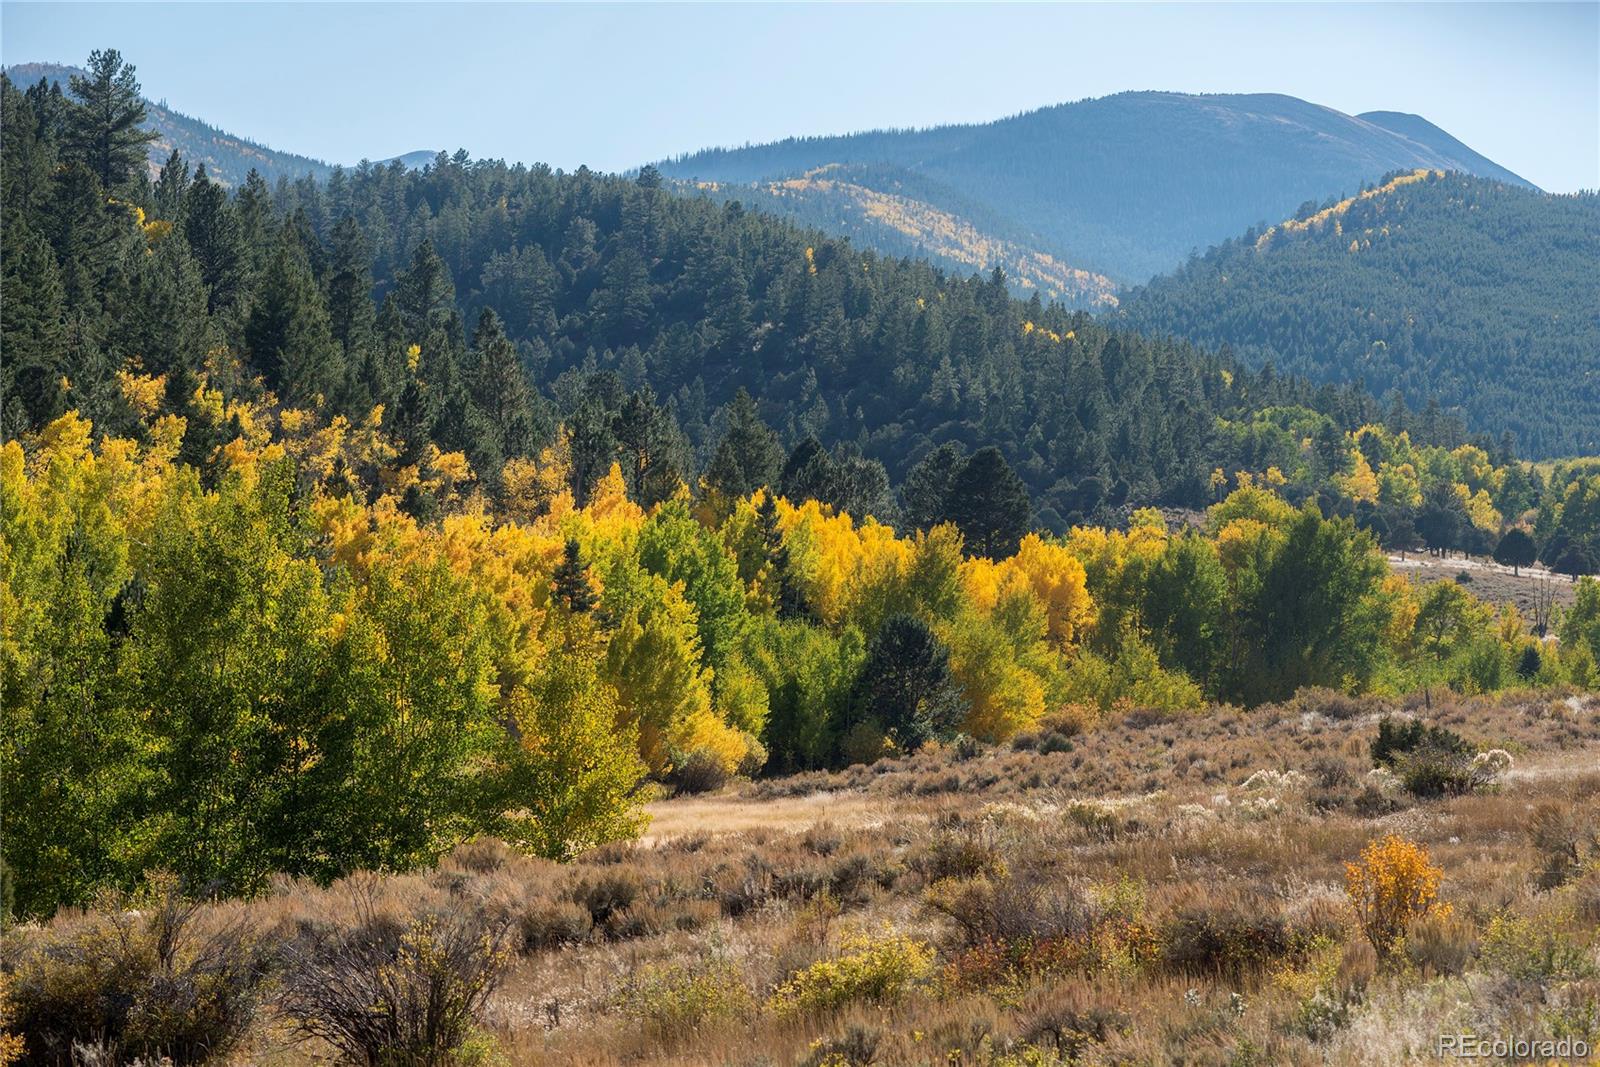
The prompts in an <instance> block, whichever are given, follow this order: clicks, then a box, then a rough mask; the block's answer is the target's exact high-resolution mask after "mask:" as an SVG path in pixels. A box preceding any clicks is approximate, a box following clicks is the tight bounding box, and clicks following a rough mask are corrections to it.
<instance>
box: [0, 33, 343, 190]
mask: <svg viewBox="0 0 1600 1067" xmlns="http://www.w3.org/2000/svg"><path fill="white" fill-rule="evenodd" d="M5 74H6V77H8V78H10V79H11V81H12V82H13V83H14V84H15V85H16V86H17V87H18V88H19V89H26V88H28V87H29V86H32V85H36V84H38V82H39V81H40V80H41V79H43V80H46V81H51V82H57V83H59V84H60V85H61V90H62V92H65V91H66V89H67V85H68V82H69V80H70V79H71V77H72V76H73V75H75V74H76V75H79V76H81V75H82V74H83V68H81V67H71V66H66V65H64V64H61V63H15V64H13V65H11V66H9V67H6V68H5ZM145 108H146V111H147V113H148V114H147V116H146V120H145V125H146V126H147V127H149V128H150V129H152V130H155V131H156V133H157V134H159V135H160V136H159V137H157V139H156V140H154V141H152V142H151V143H150V149H149V158H150V176H151V177H152V178H153V177H155V175H156V173H157V172H158V171H159V170H160V169H161V164H163V163H165V162H166V160H167V156H169V155H170V154H171V153H172V150H173V149H177V150H178V153H179V154H180V155H182V156H183V158H184V159H186V160H188V161H189V165H190V166H191V167H194V166H196V165H198V164H201V163H204V164H205V167H206V173H208V174H210V175H211V177H213V178H215V179H216V180H217V181H219V182H221V183H222V184H223V185H227V186H230V187H237V186H238V185H239V184H240V183H242V182H243V181H244V179H245V176H246V175H248V174H249V173H250V171H251V169H252V168H253V169H255V170H256V171H258V172H259V173H260V174H261V176H262V177H263V178H265V179H266V180H267V181H269V182H276V181H277V180H278V179H279V178H287V179H289V180H290V181H293V180H295V179H296V178H303V177H305V176H306V175H307V174H310V175H312V176H314V177H316V178H326V177H328V175H330V174H332V173H333V167H332V166H330V165H329V164H327V163H324V162H322V161H321V160H317V159H311V158H310V157H308V156H301V155H296V154H294V153H293V152H280V151H278V150H277V149H273V148H268V147H267V146H266V145H263V144H258V143H257V142H255V141H252V140H250V139H248V138H245V137H238V136H236V135H234V134H231V133H228V132H226V131H224V130H219V129H217V128H216V127H215V126H212V125H210V124H209V123H206V122H202V121H201V120H200V119H197V118H193V117H191V116H189V115H185V114H183V113H182V112H179V111H174V110H172V108H170V107H168V106H167V105H166V102H165V101H155V100H150V99H149V98H146V99H145Z"/></svg>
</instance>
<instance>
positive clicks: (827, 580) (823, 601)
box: [777, 499, 912, 625]
mask: <svg viewBox="0 0 1600 1067" xmlns="http://www.w3.org/2000/svg"><path fill="white" fill-rule="evenodd" d="M777 506H778V526H779V528H780V529H782V530H783V531H784V533H785V535H786V537H787V538H788V541H789V546H790V547H789V551H790V555H791V559H792V560H793V562H794V565H795V567H796V569H797V570H798V572H799V573H800V575H801V577H802V584H803V585H804V587H805V593H806V599H807V601H808V602H809V603H810V604H811V605H812V606H813V607H814V608H815V609H816V610H817V612H818V614H819V615H820V616H821V617H822V618H823V619H824V620H825V621H826V622H828V623H829V624H830V625H839V624H842V623H844V622H846V621H849V620H851V619H854V618H856V617H857V616H858V614H859V612H860V611H861V610H862V608H863V606H864V599H863V598H864V597H866V596H867V595H869V594H870V593H871V592H872V591H873V590H874V589H879V588H881V587H882V586H883V585H884V584H886V583H889V582H894V581H897V580H899V579H901V578H903V576H904V575H905V574H906V572H907V570H908V568H909V565H910V562H911V554H912V543H911V542H910V541H909V540H902V539H900V538H898V537H896V536H895V533H894V530H893V529H892V528H890V527H888V526H884V525H882V524H881V523H879V522H878V521H877V520H875V519H872V518H868V519H867V520H866V521H865V522H863V523H861V524H860V525H859V526H857V525H856V523H855V520H854V519H852V518H851V517H850V516H849V515H842V514H834V512H833V509H832V508H828V507H825V506H824V505H822V504H819V503H818V502H817V501H815V500H807V501H806V502H805V503H803V504H801V505H799V506H798V507H796V506H794V505H792V504H790V503H789V502H788V501H786V500H782V499H780V500H778V502H777Z"/></svg>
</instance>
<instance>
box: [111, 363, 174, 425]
mask: <svg viewBox="0 0 1600 1067" xmlns="http://www.w3.org/2000/svg"><path fill="white" fill-rule="evenodd" d="M117 389H118V391H119V392H121V394H122V399H124V400H126V401H127V402H128V406H129V407H131V408H133V410H134V411H135V412H137V413H138V415H139V417H140V418H141V419H148V418H150V417H151V416H152V415H154V414H155V413H156V410H157V409H158V408H160V406H161V398H162V397H163V396H165V395H166V391H167V376H166V375H165V374H162V375H150V374H140V373H139V372H138V371H137V370H134V369H132V368H129V367H124V368H122V369H121V370H119V371H117Z"/></svg>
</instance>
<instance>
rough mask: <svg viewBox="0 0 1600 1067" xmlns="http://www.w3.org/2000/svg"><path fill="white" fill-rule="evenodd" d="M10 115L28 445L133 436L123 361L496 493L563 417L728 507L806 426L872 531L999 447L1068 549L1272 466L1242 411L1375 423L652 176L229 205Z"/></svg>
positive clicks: (47, 112)
mask: <svg viewBox="0 0 1600 1067" xmlns="http://www.w3.org/2000/svg"><path fill="white" fill-rule="evenodd" d="M94 91H95V92H101V91H103V92H105V93H119V92H122V91H123V90H122V89H119V88H117V87H116V86H115V85H113V84H111V82H110V81H106V82H105V84H104V86H103V87H102V88H100V89H95V90H94ZM134 103H136V100H135V101H134ZM129 106H133V104H132V103H130V104H129ZM5 108H6V116H7V125H8V128H10V129H13V130H16V131H18V133H17V134H16V135H15V136H12V137H9V138H8V139H7V143H6V158H5V168H6V210H7V213H8V214H7V218H8V220H10V224H9V225H8V226H7V231H6V240H7V242H8V250H9V251H8V255H7V257H6V263H5V269H6V272H7V273H6V284H7V287H8V294H9V299H8V301H7V327H6V329H7V334H6V341H7V351H8V356H9V358H8V360H7V365H6V368H5V375H6V379H5V381H6V383H7V386H8V387H7V389H6V402H7V404H8V408H7V419H8V426H11V427H16V428H18V429H21V428H23V427H28V426H32V427H38V426H41V425H43V424H44V423H45V422H46V421H47V420H48V419H50V418H52V417H54V416H55V415H57V414H60V413H61V412H63V411H65V410H67V409H69V408H75V409H77V410H79V411H80V412H82V413H83V414H84V415H85V416H87V417H90V418H92V419H93V420H94V422H95V423H96V425H98V426H102V427H106V428H109V429H113V430H116V429H119V428H121V427H124V426H126V416H125V414H123V413H122V409H121V408H120V407H119V403H120V401H118V400H117V398H116V397H115V395H114V394H115V390H114V389H113V388H112V386H113V385H114V383H115V380H116V375H117V374H118V373H119V372H121V371H123V370H124V369H125V368H126V367H128V366H129V365H134V366H136V367H138V368H139V369H141V370H142V372H144V373H146V374H150V375H156V376H160V377H162V379H163V380H164V381H165V382H166V385H165V390H166V391H165V393H164V394H163V396H162V398H161V404H162V405H163V407H162V410H164V411H170V412H172V413H175V414H181V415H185V416H186V417H188V418H189V419H190V422H189V435H190V438H189V440H188V441H186V445H185V448H186V454H187V455H191V456H195V457H200V456H204V455H206V454H208V453H209V451H210V450H212V449H214V448H216V447H219V446H221V445H225V444H226V443H227V441H228V440H229V439H230V438H231V437H232V436H235V435H236V434H237V431H236V430H235V429H234V428H232V427H230V426H229V425H227V424H226V423H223V424H219V425H212V424H211V422H210V421H209V419H208V418H206V417H198V413H197V412H196V411H195V410H194V400H193V396H194V392H195V389H196V388H197V387H198V384H199V382H200V381H201V380H204V381H206V382H209V383H210V384H211V386H212V387H214V388H221V389H222V390H223V391H224V392H225V393H226V394H228V395H229V396H241V397H253V396H259V395H261V394H262V393H263V392H265V391H269V390H270V391H271V392H272V393H273V394H274V395H275V396H276V397H277V398H278V399H279V400H280V401H282V402H284V403H286V404H294V405H301V404H307V403H312V402H318V403H321V404H322V405H323V406H324V407H325V409H326V410H328V411H329V412H337V413H342V414H345V415H347V416H348V417H349V418H351V419H352V420H353V421H360V420H363V419H365V418H367V417H368V415H369V413H370V412H371V411H372V409H373V408H374V407H375V406H381V407H382V408H383V410H384V419H385V425H386V426H389V427H392V428H393V429H394V430H395V431H396V432H397V433H398V434H399V436H400V437H401V438H403V439H404V440H405V441H406V442H407V447H408V448H409V449H411V450H412V452H413V453H414V452H415V451H416V450H418V449H420V448H421V447H422V446H423V445H424V444H426V443H428V442H430V441H431V442H435V443H437V444H438V445H439V446H440V447H441V448H444V449H445V450H447V451H448V450H463V451H465V453H466V454H467V456H468V457H469V458H470V460H471V461H472V463H473V466H474V468H475V469H476V470H478V471H479V472H481V473H482V475H483V476H484V477H485V478H486V479H488V480H489V482H490V483H491V484H497V482H498V474H499V471H500V468H501V465H502V463H503V462H504V461H505V460H506V459H509V458H513V457H517V456H526V455H531V454H533V453H535V452H536V451H537V450H538V449H539V448H541V447H543V446H544V445H546V444H549V443H552V442H553V440H554V435H555V434H556V427H557V423H558V422H559V423H562V424H564V425H565V427H566V431H565V432H566V435H567V438H568V439H569V442H570V447H571V448H572V451H573V460H574V472H575V473H574V478H575V484H574V489H575V491H576V492H577V494H578V497H579V499H580V501H581V500H582V499H583V497H584V495H585V494H586V493H587V490H588V487H589V486H590V485H591V484H592V483H593V482H594V481H595V480H596V479H597V478H598V477H599V476H600V475H601V474H603V473H604V471H605V469H606V467H607V466H608V465H609V464H610V462H611V461H612V460H613V459H618V458H621V459H623V460H624V468H625V469H626V470H627V471H628V472H629V475H628V476H629V479H630V482H629V484H630V487H631V488H635V489H636V490H637V489H639V488H640V487H641V486H643V485H646V484H648V485H649V486H651V487H652V488H649V489H648V491H647V492H648V495H649V496H650V498H651V499H657V498H659V497H660V496H661V495H664V494H667V493H670V487H671V486H672V485H675V484H676V482H677V481H678V480H679V479H682V480H684V481H687V482H689V483H690V484H693V483H694V481H695V480H696V478H697V477H698V476H699V475H700V473H701V472H702V471H703V470H704V471H706V473H707V474H708V476H710V477H711V478H712V480H713V481H715V480H717V479H727V480H728V481H729V483H730V484H732V485H734V486H736V487H737V488H739V489H740V490H741V491H744V490H748V489H749V488H752V487H754V486H756V485H759V484H761V483H762V482H763V481H764V480H768V479H771V478H776V477H777V476H778V474H779V473H780V468H781V467H782V466H783V455H784V451H787V450H789V449H791V448H794V447H797V446H799V445H800V444H802V443H803V442H804V441H805V440H806V439H807V438H808V437H815V438H816V439H817V440H818V441H820V442H821V443H822V444H823V445H824V446H826V447H827V448H829V449H831V450H833V455H832V457H831V459H830V470H833V469H834V468H837V473H830V475H829V477H830V478H832V479H833V480H834V482H835V484H836V489H835V490H834V493H833V496H834V499H835V502H837V503H840V504H841V505H843V506H849V507H850V508H851V510H856V511H862V510H865V511H871V512H872V513H873V514H877V515H879V516H882V517H885V518H892V517H893V514H894V512H895V510H896V505H895V502H894V500H893V498H892V496H890V495H889V490H890V488H891V483H899V482H900V481H902V480H903V479H904V478H906V477H908V476H909V474H910V472H911V470H912V469H913V468H914V467H915V466H916V465H917V464H918V463H919V461H921V460H922V459H923V458H924V457H926V456H927V455H929V454H930V453H932V452H934V451H935V450H936V449H938V448H940V447H942V446H949V447H950V449H954V450H959V451H962V452H972V451H976V450H979V449H982V448H985V447H997V448H999V449H1000V451H1001V453H1002V454H1003V455H1004V456H1005V459H1006V461H1007V463H1008V464H1009V465H1010V466H1011V467H1012V468H1014V469H1015V470H1016V472H1017V473H1018V475H1020V477H1021V478H1022V481H1023V483H1024V484H1025V485H1026V487H1027V489H1028V491H1029V493H1030V494H1031V495H1032V498H1033V503H1034V506H1035V515H1036V518H1037V521H1039V522H1040V523H1041V524H1043V525H1044V526H1046V527H1048V528H1051V529H1056V530H1060V529H1064V528H1065V526H1066V525H1067V524H1068V523H1069V522H1071V521H1074V520H1076V519H1081V518H1084V517H1086V516H1089V515H1093V514H1096V513H1097V512H1099V511H1101V510H1102V509H1115V508H1122V507H1126V506H1132V505H1138V504H1146V503H1176V504H1189V505H1194V506H1198V505H1201V504H1204V503H1205V502H1206V500H1207V493H1208V488H1207V486H1208V480H1209V478H1210V475H1211V472H1212V471H1213V470H1214V469H1216V468H1219V467H1220V468H1224V469H1226V470H1230V471H1231V470H1236V469H1241V468H1242V469H1250V470H1263V469H1264V468H1265V466H1266V465H1267V464H1266V463H1259V462H1257V460H1258V458H1259V455H1260V452H1261V448H1260V443H1259V442H1258V441H1257V440H1255V437H1254V436H1253V433H1252V431H1250V430H1249V428H1248V427H1249V422H1250V419H1249V414H1250V412H1252V411H1255V410H1260V409H1263V408H1265V407H1267V406H1271V405H1285V404H1290V405H1293V404H1299V405H1309V406H1313V407H1317V408H1320V409H1321V410H1322V411H1324V412H1325V413H1326V414H1328V415H1329V416H1330V417H1331V418H1332V419H1333V420H1334V423H1335V424H1336V425H1338V426H1340V427H1344V428H1348V429H1354V428H1355V427H1357V426H1359V425H1361V424H1362V423H1364V422H1369V421H1372V420H1373V419H1375V418H1376V417H1377V414H1378V412H1377V411H1376V410H1375V408H1374V405H1373V403H1372V401H1371V400H1370V399H1369V398H1367V397H1365V396H1363V395H1359V394H1347V393H1342V392H1334V391H1331V390H1324V391H1322V392H1319V393H1315V394H1314V393H1313V392H1312V391H1311V390H1310V389H1309V388H1308V387H1307V386H1305V385H1303V384H1301V383H1299V382H1297V381H1295V380H1292V379H1290V378H1287V377H1283V376H1271V375H1269V376H1265V377H1263V376H1258V375H1254V374H1244V373H1234V372H1233V371H1232V370H1230V369H1229V368H1228V367H1226V366H1224V365H1223V364H1221V363H1220V362H1218V361H1216V360H1214V359H1211V358H1210V357H1204V356H1201V355H1198V354H1196V352H1194V351H1193V350H1191V349H1190V348H1188V347H1187V346H1185V345H1181V344H1170V343H1165V342H1152V341H1149V340H1146V339H1143V338H1141V337H1138V336H1135V335H1131V334H1128V333H1124V332H1113V331H1110V330H1108V329H1107V328H1105V327H1104V326H1102V325H1099V324H1097V323H1096V322H1094V321H1093V320H1092V319H1091V318H1090V317H1089V316H1087V315H1084V314H1069V313H1068V312H1066V311H1064V310H1062V309H1060V308H1059V307H1056V306H1052V305H1047V304H1044V303H1043V302H1041V301H1039V300H1037V299H1036V300H1034V301H1032V302H1030V303H1023V302H1019V301H1017V300H1014V299H1012V298H1011V297H1010V296H1009V295H1008V293H1007V290H1006V285H1005V282H1004V279H1003V278H1002V277H1000V276H998V275H996V276H991V277H990V278H988V279H979V278H973V277H969V278H958V277H951V276H948V275H946V274H944V273H942V272H940V271H938V270H936V269H934V268H932V267H929V266H928V265H926V264H923V263H916V262H909V261H899V260H889V259H884V258H881V257H878V256H875V255H873V254H871V253H867V252H860V251H857V250H855V249H854V248H852V247H851V246H850V245H848V244H846V243H844V242H840V241H836V240H829V239H827V238H824V237H822V236H820V235H817V234H815V233H807V232H805V231H801V230H798V229H795V228H794V227H793V226H791V225H789V224H787V223H785V222H782V221H780V220H776V219H773V218H771V217H769V216H765V215H761V214H757V213H754V212H750V211H747V210H744V209H742V208H741V207H740V206H738V205H736V204H730V205H717V204H713V203H710V202H708V201H705V200H686V199H683V198H679V197H674V196H671V195H669V194H667V193H665V192H663V191H662V190H661V189H660V188H659V184H658V182H657V181H656V179H655V176H654V174H653V172H647V173H646V174H645V175H643V176H641V178H640V179H638V180H624V179H621V178H614V177H605V176H601V175H597V174H593V173H590V172H587V171H581V170H580V171H579V172H577V173H575V174H570V175H569V174H560V173H556V172H552V171H550V170H549V169H547V168H544V167H533V168H526V167H520V166H517V167H511V166H506V165H505V164H502V163H498V162H485V161H472V160H469V159H468V158H467V157H466V156H465V155H464V154H458V155H457V156H456V157H445V156H442V155H441V156H440V157H439V158H437V159H436V160H435V162H434V164H433V165H432V166H431V167H429V168H427V169H425V170H424V171H421V172H418V171H411V170H408V169H406V168H405V167H403V166H401V165H400V164H392V165H390V166H387V167H363V168H358V169H357V170H355V171H353V172H343V171H336V172H335V173H334V174H333V176H332V177H330V179H329V180H328V181H327V182H326V183H316V182H313V181H311V180H309V179H302V180H301V181H299V182H296V183H294V184H293V185H284V186H282V187H280V188H279V189H278V190H277V191H276V192H274V191H273V190H272V189H270V188H269V187H268V186H267V184H266V183H265V182H264V181H262V180H261V179H260V178H259V177H253V178H247V179H246V181H245V182H244V183H243V184H242V186H241V187H240V188H239V190H237V191H236V192H234V193H230V192H229V191H227V190H226V189H224V188H222V187H221V186H220V185H218V184H217V183H216V182H213V181H211V180H209V176H202V175H201V174H200V172H199V170H198V169H196V170H195V171H194V172H193V173H191V172H190V168H189V165H188V163H187V161H185V160H184V159H183V158H182V157H181V155H180V156H178V157H175V158H172V159H171V160H170V161H169V163H168V164H167V165H166V166H164V167H163V169H162V171H161V173H160V175H159V176H158V178H157V180H156V181H155V182H153V183H148V182H147V181H146V180H145V177H144V172H143V169H142V167H141V166H139V163H140V161H141V159H142V154H143V152H144V150H145V147H146V146H145V145H144V144H143V143H137V137H136V136H135V134H134V132H133V129H135V128H136V126H135V127H131V128H130V129H129V130H126V131H124V132H122V133H119V134H117V136H118V137H121V138H124V139H125V140H126V144H125V145H123V146H122V147H119V148H118V149H117V150H116V152H113V153H111V154H110V155H107V154H106V153H104V152H101V151H100V150H99V149H98V148H96V149H95V150H94V151H93V152H87V151H85V150H84V149H82V148H79V147H75V146H77V145H79V144H84V143H87V142H88V140H91V139H93V137H94V136H96V135H94V134H93V131H92V130H88V129H87V128H86V127H84V126H83V124H84V123H85V122H88V121H90V120H88V119H86V118H85V115H86V114H87V111H86V110H84V109H80V110H73V109H74V108H80V105H77V104H72V103H70V102H69V101H66V100H64V99H63V98H61V97H59V96H57V95H56V94H54V93H53V92H50V91H47V90H41V89H39V88H38V87H35V88H34V89H30V90H29V91H28V92H27V93H26V94H24V93H22V92H20V91H18V90H17V89H16V88H15V87H9V86H8V88H7V89H6V93H5ZM374 296H376V298H377V301H376V303H375V302H374ZM486 312H487V313H488V314H486ZM741 389H743V390H747V391H748V392H749V393H750V394H751V395H752V396H753V397H754V398H755V399H756V402H757V403H756V407H755V410H754V411H753V412H745V413H743V414H742V415H741V417H744V415H751V414H754V415H759V416H760V418H761V419H763V420H765V421H766V422H767V423H769V424H770V425H772V426H773V427H774V428H775V429H776V431H777V434H778V438H779V441H778V442H775V443H774V445H773V450H772V451H770V452H767V451H763V452H762V453H761V454H760V455H758V456H755V457H745V458H742V459H741V460H740V463H741V464H743V466H741V467H740V468H739V469H738V470H737V471H736V472H735V471H733V470H732V468H730V467H728V466H727V463H726V462H723V463H722V465H720V466H719V465H718V461H717V457H716V455H715V450H716V447H717V444H718V441H719V439H720V438H721V436H722V435H723V433H724V431H725V430H726V429H727V428H728V427H729V424H730V417H731V416H730V410H731V409H729V410H725V409H726V408H727V405H729V404H730V402H732V401H733V400H734V398H735V396H736V395H737V394H738V393H739V391H740V390H741ZM119 420H120V421H119ZM747 421H748V420H747ZM1424 432H1425V434H1427V435H1429V436H1428V440H1429V441H1434V440H1446V439H1450V438H1452V437H1453V435H1454V434H1456V433H1458V432H1459V431H1458V430H1455V429H1453V428H1451V427H1450V426H1449V425H1448V424H1447V423H1445V422H1440V421H1436V422H1435V423H1433V424H1431V425H1430V426H1428V427H1426V428H1425V429H1424ZM780 443H781V445H782V446H783V449H784V451H777V445H778V444H780ZM1273 462H1279V463H1284V462H1286V461H1285V460H1284V459H1283V458H1282V457H1279V456H1275V457H1274V458H1273ZM419 506H420V505H419Z"/></svg>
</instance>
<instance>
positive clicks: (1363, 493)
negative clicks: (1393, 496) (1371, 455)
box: [1333, 449, 1378, 504]
mask: <svg viewBox="0 0 1600 1067" xmlns="http://www.w3.org/2000/svg"><path fill="white" fill-rule="evenodd" d="M1351 462H1352V465H1353V466H1352V469H1351V471H1350V473H1349V474H1336V475H1334V476H1333V481H1334V484H1335V485H1337V486H1338V487H1339V489H1340V491H1341V492H1343V493H1344V495H1345V496H1347V497H1349V498H1350V499H1351V500H1354V501H1357V502H1362V501H1365V502H1367V503H1369V504H1376V503H1377V502H1378V476H1377V475H1376V474H1374V473H1373V471H1372V464H1370V463H1368V462H1367V457H1366V456H1364V455H1362V454H1361V450H1360V449H1356V450H1355V451H1354V452H1353V454H1352V459H1351Z"/></svg>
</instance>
